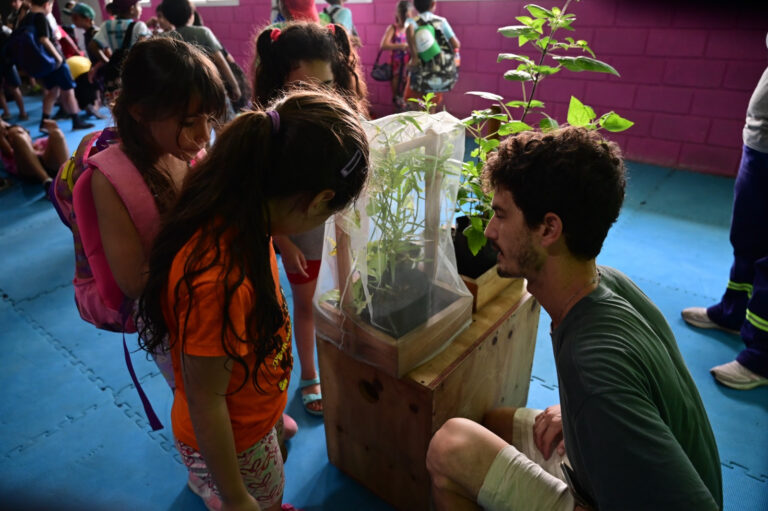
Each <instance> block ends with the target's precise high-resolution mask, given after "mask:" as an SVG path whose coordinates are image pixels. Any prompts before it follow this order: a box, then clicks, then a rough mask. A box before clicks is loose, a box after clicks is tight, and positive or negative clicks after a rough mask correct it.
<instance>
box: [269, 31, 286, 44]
mask: <svg viewBox="0 0 768 511" xmlns="http://www.w3.org/2000/svg"><path fill="white" fill-rule="evenodd" d="M282 32H283V31H282V30H280V29H279V28H273V29H272V31H271V32H270V33H269V38H270V39H272V42H275V41H277V38H278V37H280V34H281V33H282Z"/></svg>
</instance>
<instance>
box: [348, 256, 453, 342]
mask: <svg viewBox="0 0 768 511" xmlns="http://www.w3.org/2000/svg"><path fill="white" fill-rule="evenodd" d="M397 280H398V282H397V286H395V287H394V288H391V289H386V288H381V289H375V288H373V287H372V286H371V287H370V288H369V290H370V291H371V292H372V293H373V295H372V296H371V309H372V310H373V317H371V314H370V312H369V309H368V307H366V308H365V309H363V311H362V312H361V313H360V317H361V318H362V319H364V320H365V321H366V322H368V323H369V324H370V325H372V326H374V327H376V328H378V329H379V330H381V331H382V332H384V333H386V334H387V335H390V336H392V337H394V338H396V339H397V338H400V337H403V336H404V335H405V334H407V333H408V332H410V331H411V330H413V329H414V328H417V327H419V326H421V325H422V324H424V323H425V322H426V321H427V320H428V319H429V318H430V317H432V316H433V315H435V314H437V313H438V312H440V311H441V310H443V309H444V308H446V307H448V306H449V305H451V304H452V303H453V302H454V301H455V300H456V299H457V298H459V296H458V295H456V294H455V293H452V292H451V291H450V290H447V289H445V288H443V287H441V286H436V285H434V284H432V283H431V282H430V281H429V279H428V278H427V276H426V275H425V274H424V273H423V272H421V271H419V270H415V269H413V270H411V269H408V270H402V271H400V272H399V273H398V277H397Z"/></svg>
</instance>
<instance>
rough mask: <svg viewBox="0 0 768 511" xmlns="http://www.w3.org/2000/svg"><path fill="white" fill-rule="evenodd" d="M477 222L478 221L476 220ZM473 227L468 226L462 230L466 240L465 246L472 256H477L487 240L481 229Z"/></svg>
mask: <svg viewBox="0 0 768 511" xmlns="http://www.w3.org/2000/svg"><path fill="white" fill-rule="evenodd" d="M473 219H474V217H473ZM478 220H480V219H479V218H478ZM474 227H475V226H474V225H470V226H469V227H467V228H466V229H464V236H465V237H466V238H467V245H469V250H470V252H472V255H477V254H478V253H479V252H480V250H482V249H483V247H484V246H485V244H486V243H487V242H488V240H487V239H486V238H485V234H483V231H482V229H481V230H478V229H475V228H474Z"/></svg>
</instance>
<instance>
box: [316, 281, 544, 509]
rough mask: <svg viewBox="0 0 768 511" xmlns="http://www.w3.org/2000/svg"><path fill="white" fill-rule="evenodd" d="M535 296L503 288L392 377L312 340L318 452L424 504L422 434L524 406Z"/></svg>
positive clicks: (411, 502) (402, 500) (408, 502)
mask: <svg viewBox="0 0 768 511" xmlns="http://www.w3.org/2000/svg"><path fill="white" fill-rule="evenodd" d="M539 311H540V305H539V303H538V302H537V301H536V300H535V299H534V298H533V297H532V296H531V295H530V294H528V293H524V295H523V296H522V297H519V295H518V293H516V291H515V288H514V286H510V287H507V288H506V289H504V290H503V291H501V293H499V295H498V296H497V297H496V298H495V299H493V300H491V301H490V302H489V303H487V304H486V306H485V307H483V308H482V309H480V311H478V313H477V314H475V315H474V317H473V322H472V325H471V326H470V327H469V328H468V329H466V330H464V331H463V332H462V333H461V334H459V335H458V336H457V337H456V338H455V339H454V341H453V342H452V343H451V344H450V345H449V346H448V347H447V348H446V349H445V350H443V351H442V352H441V353H439V354H438V355H437V356H435V357H434V358H433V359H432V360H430V361H429V362H427V363H425V364H423V365H421V366H419V367H417V368H415V369H413V370H412V371H410V372H409V373H408V374H407V375H405V376H404V377H402V378H396V377H394V376H392V375H391V374H388V373H387V372H385V371H383V370H381V369H379V368H376V367H374V366H371V365H368V364H366V363H364V362H360V361H359V360H357V359H355V358H354V357H352V356H350V355H349V354H348V353H346V352H344V351H341V350H339V349H338V348H337V347H336V346H335V345H334V344H332V343H330V342H328V341H322V340H321V341H319V342H318V356H319V361H320V375H321V379H322V386H323V408H324V414H325V435H326V441H327V444H328V458H329V459H330V461H331V463H333V464H334V465H335V466H337V467H338V468H339V469H341V470H342V471H343V472H345V473H346V474H348V475H349V476H351V477H352V478H354V479H356V480H357V481H359V482H360V483H361V484H363V485H364V486H365V487H367V488H369V489H370V490H371V491H373V492H374V493H376V494H377V495H379V496H380V497H381V498H382V499H384V500H385V501H387V502H389V503H390V504H392V505H393V506H394V507H396V508H397V509H402V510H418V511H424V510H428V509H429V506H430V482H429V475H428V473H427V469H426V463H425V458H426V453H427V446H428V445H429V440H430V439H431V437H432V435H433V434H434V433H435V431H437V429H439V428H440V426H441V425H442V424H443V423H444V422H445V421H446V420H448V419H449V418H451V417H468V418H470V419H473V420H480V419H481V418H482V416H483V414H484V413H485V412H486V411H488V410H490V409H491V408H494V407H497V406H524V405H525V403H526V400H527V396H528V386H529V383H530V376H531V366H532V363H533V352H534V347H535V344H536V332H537V329H538V322H539Z"/></svg>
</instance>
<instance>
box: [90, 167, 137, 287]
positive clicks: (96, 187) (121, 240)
mask: <svg viewBox="0 0 768 511" xmlns="http://www.w3.org/2000/svg"><path fill="white" fill-rule="evenodd" d="M91 191H92V193H93V202H94V205H95V206H96V217H97V220H98V224H99V233H100V234H101V244H102V246H103V247H104V255H105V256H106V258H107V262H108V263H109V269H110V271H112V275H113V276H114V277H115V282H117V285H118V287H119V288H120V290H121V291H122V292H123V294H125V295H126V296H128V297H129V298H138V297H139V296H140V295H141V292H142V291H143V290H144V286H145V285H146V283H147V274H148V264H147V256H146V254H144V247H143V246H142V243H141V238H140V237H139V233H138V231H137V230H136V226H135V225H133V221H132V220H131V216H130V215H129V214H128V209H126V207H125V204H123V201H122V200H121V199H120V196H119V195H118V194H117V191H115V188H114V187H113V186H112V183H110V182H109V180H108V179H107V178H106V177H105V176H104V174H102V173H101V172H99V170H98V169H95V170H94V172H93V177H92V178H91Z"/></svg>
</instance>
